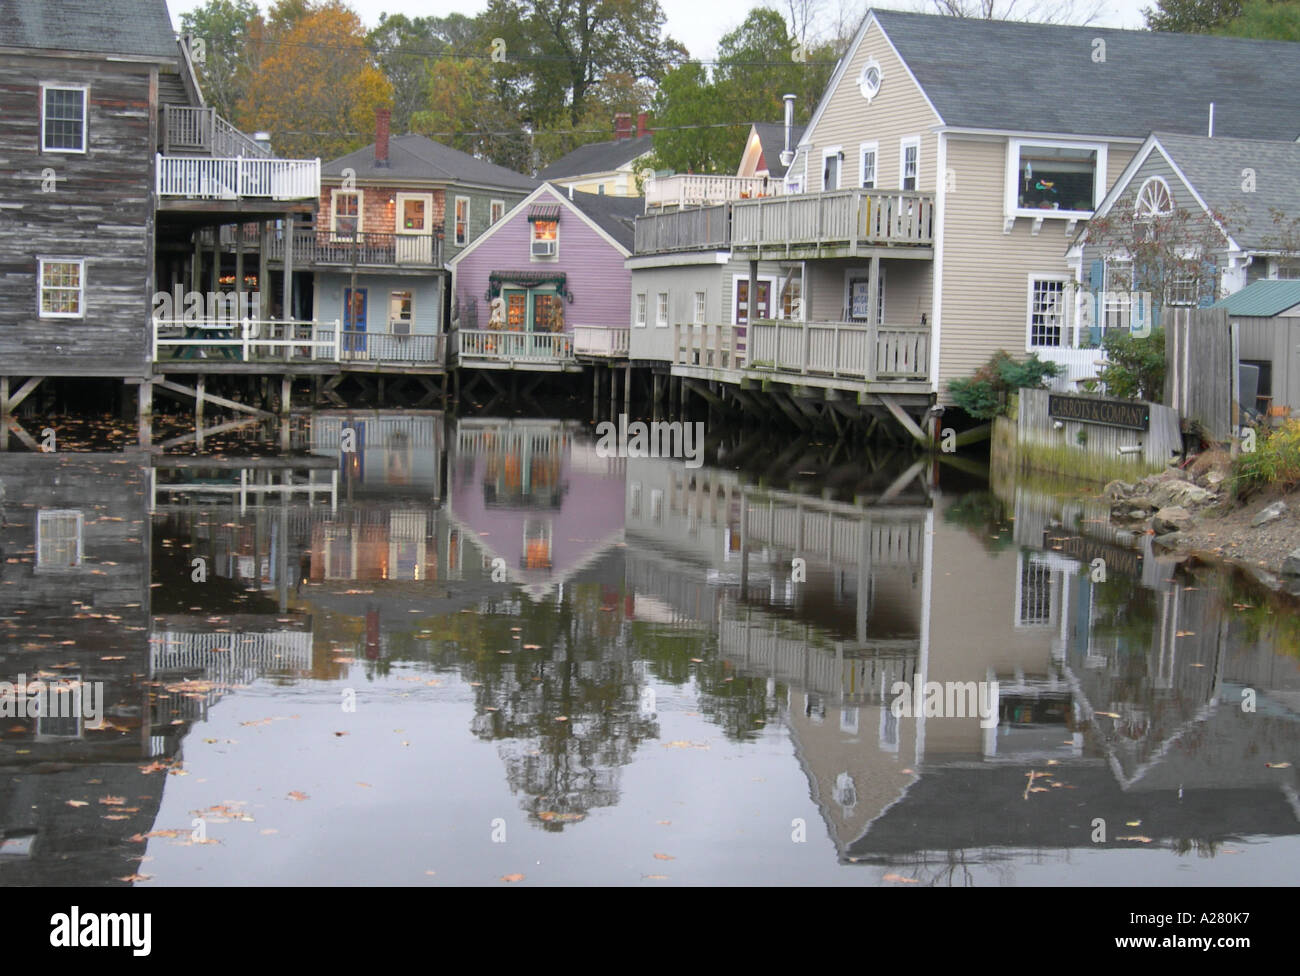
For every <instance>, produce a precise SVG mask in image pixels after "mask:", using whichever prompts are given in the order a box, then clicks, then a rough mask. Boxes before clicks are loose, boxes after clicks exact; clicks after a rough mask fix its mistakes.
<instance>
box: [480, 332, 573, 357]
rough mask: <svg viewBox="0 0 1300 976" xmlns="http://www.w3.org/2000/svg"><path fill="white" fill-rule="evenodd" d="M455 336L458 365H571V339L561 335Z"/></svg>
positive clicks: (496, 333) (544, 333) (554, 333)
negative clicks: (505, 363)
mask: <svg viewBox="0 0 1300 976" xmlns="http://www.w3.org/2000/svg"><path fill="white" fill-rule="evenodd" d="M459 335H460V358H461V362H465V361H466V360H479V361H488V362H503V363H504V362H522V363H569V362H573V337H572V336H571V335H568V334H566V333H563V332H500V331H491V330H487V329H462V330H461V331H460V333H459Z"/></svg>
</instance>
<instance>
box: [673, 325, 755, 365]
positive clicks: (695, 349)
mask: <svg viewBox="0 0 1300 976" xmlns="http://www.w3.org/2000/svg"><path fill="white" fill-rule="evenodd" d="M673 362H674V363H676V364H677V365H679V366H705V367H709V368H711V369H743V368H744V366H745V326H743V325H709V324H700V325H696V324H691V323H687V324H686V325H681V324H678V325H674V326H673Z"/></svg>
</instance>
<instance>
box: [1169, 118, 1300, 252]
mask: <svg viewBox="0 0 1300 976" xmlns="http://www.w3.org/2000/svg"><path fill="white" fill-rule="evenodd" d="M1152 138H1153V139H1154V140H1155V142H1156V143H1157V145H1159V146H1160V147H1161V148H1162V149H1163V150H1164V152H1165V155H1166V156H1167V157H1168V158H1169V159H1170V160H1171V161H1172V162H1173V164H1174V165H1175V166H1177V167H1178V169H1179V170H1181V171H1182V173H1183V175H1184V176H1186V177H1187V179H1188V181H1189V182H1190V183H1191V184H1192V189H1193V190H1195V191H1196V192H1197V193H1198V194H1200V197H1201V199H1202V200H1204V201H1205V202H1206V203H1207V204H1208V205H1209V206H1210V208H1211V209H1212V210H1215V211H1217V212H1218V213H1221V214H1223V215H1224V216H1225V217H1226V218H1227V222H1228V230H1229V232H1230V233H1231V234H1232V238H1233V240H1235V241H1236V242H1237V243H1238V244H1239V245H1240V246H1241V247H1243V248H1246V249H1247V250H1252V249H1264V250H1268V249H1269V246H1270V242H1271V241H1273V240H1274V239H1275V238H1277V237H1278V236H1279V235H1280V234H1281V231H1282V228H1279V227H1278V226H1277V224H1276V223H1275V222H1274V220H1273V212H1274V211H1280V212H1281V213H1283V214H1284V215H1285V216H1286V219H1287V221H1291V220H1294V219H1296V218H1297V217H1300V143H1295V142H1266V141H1264V140H1260V139H1220V138H1218V136H1215V138H1213V139H1209V138H1206V137H1205V136H1187V135H1181V134H1178V133H1173V132H1156V133H1153V134H1152ZM1247 169H1249V170H1252V171H1253V172H1254V174H1255V187H1254V189H1253V190H1252V191H1251V192H1250V193H1243V192H1242V189H1241V183H1242V172H1243V170H1247ZM1275 246H1276V245H1275V244H1274V247H1275Z"/></svg>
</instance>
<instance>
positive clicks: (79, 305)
mask: <svg viewBox="0 0 1300 976" xmlns="http://www.w3.org/2000/svg"><path fill="white" fill-rule="evenodd" d="M38 265H39V267H38V271H37V274H38V276H39V280H40V316H41V318H67V319H79V318H82V317H84V316H85V314H86V262H85V261H83V260H81V259H76V260H63V261H61V260H47V259H45V258H41V259H40V261H39V262H38Z"/></svg>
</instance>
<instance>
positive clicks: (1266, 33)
mask: <svg viewBox="0 0 1300 976" xmlns="http://www.w3.org/2000/svg"><path fill="white" fill-rule="evenodd" d="M1213 33H1215V34H1223V35H1226V36H1228V37H1253V38H1257V39H1259V40H1265V41H1300V2H1297V0H1285V2H1281V0H1247V2H1246V3H1243V4H1242V5H1241V13H1240V14H1238V15H1237V16H1236V17H1234V18H1233V19H1232V20H1230V21H1228V22H1227V23H1226V24H1221V25H1220V26H1218V27H1216V28H1215V29H1214V31H1213Z"/></svg>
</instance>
